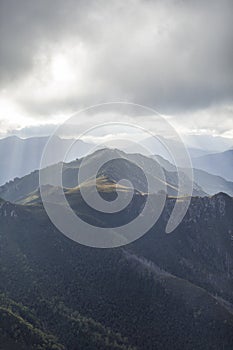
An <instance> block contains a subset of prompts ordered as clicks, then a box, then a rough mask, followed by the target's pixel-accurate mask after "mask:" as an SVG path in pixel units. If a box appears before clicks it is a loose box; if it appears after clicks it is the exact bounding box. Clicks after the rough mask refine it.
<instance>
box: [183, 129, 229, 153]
mask: <svg viewBox="0 0 233 350" xmlns="http://www.w3.org/2000/svg"><path fill="white" fill-rule="evenodd" d="M182 139H183V140H184V142H185V144H186V146H187V147H188V148H198V149H202V150H204V151H206V152H208V153H217V152H224V151H226V150H228V149H229V148H230V147H232V138H227V137H223V136H212V135H189V134H187V135H185V134H183V135H182Z"/></svg>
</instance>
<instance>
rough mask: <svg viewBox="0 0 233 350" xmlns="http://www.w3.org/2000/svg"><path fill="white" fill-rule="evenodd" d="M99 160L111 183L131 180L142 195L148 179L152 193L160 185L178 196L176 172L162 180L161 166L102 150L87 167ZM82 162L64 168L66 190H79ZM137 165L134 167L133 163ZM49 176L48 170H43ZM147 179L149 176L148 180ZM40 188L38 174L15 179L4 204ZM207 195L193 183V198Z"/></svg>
mask: <svg viewBox="0 0 233 350" xmlns="http://www.w3.org/2000/svg"><path fill="white" fill-rule="evenodd" d="M109 156H111V157H116V158H117V159H115V160H112V161H109V162H106V159H108V157H109ZM96 159H97V160H98V161H99V162H100V163H101V164H104V165H103V166H102V167H101V169H100V171H99V173H98V176H100V177H101V176H105V177H107V178H108V179H109V181H110V182H111V181H113V182H118V181H119V180H121V179H122V178H126V179H129V180H130V181H132V183H133V185H134V187H135V189H137V190H138V191H141V192H147V181H146V176H147V177H148V178H149V179H151V182H152V184H153V188H152V190H153V191H154V192H157V191H158V188H160V187H161V183H163V184H164V185H166V186H167V191H168V194H169V195H172V196H175V195H176V194H177V187H178V178H177V172H176V171H167V170H164V174H165V181H164V180H163V179H161V177H160V175H159V174H160V173H159V171H158V169H159V167H160V166H159V165H158V163H157V162H156V161H155V160H153V159H151V158H148V157H145V156H143V155H140V154H126V153H124V152H122V151H119V150H117V149H102V150H98V151H96V152H94V153H93V154H91V155H89V156H87V157H85V166H88V164H89V163H91V162H92V161H93V160H95V161H96ZM81 161H82V159H79V160H76V161H72V162H70V163H64V166H63V187H66V188H74V187H76V186H78V172H79V166H80V164H81ZM135 161H136V162H137V164H138V165H139V166H137V165H135V163H134V162H135ZM55 168H56V165H53V166H52V167H50V170H52V171H54V173H56V171H55ZM142 169H146V174H143V170H142ZM43 171H45V172H46V169H45V170H43ZM145 175H146V176H145ZM181 181H183V182H184V183H188V182H189V181H190V180H189V179H188V178H187V177H186V176H183V178H182V180H181ZM38 187H39V172H38V171H34V172H32V173H31V174H29V175H26V176H24V177H23V178H20V179H15V180H14V181H11V182H9V183H7V184H5V185H3V186H1V187H0V197H2V198H4V199H5V200H9V201H13V202H17V201H21V200H24V199H25V198H26V197H28V196H29V195H30V194H31V193H33V192H34V191H36V190H37V189H38ZM205 194H206V193H205V192H204V191H203V190H202V189H201V188H200V186H198V185H197V184H195V183H194V191H193V195H200V196H203V195H205Z"/></svg>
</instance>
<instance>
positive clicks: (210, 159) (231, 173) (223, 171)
mask: <svg viewBox="0 0 233 350" xmlns="http://www.w3.org/2000/svg"><path fill="white" fill-rule="evenodd" d="M192 161H193V165H194V167H195V168H198V169H202V170H205V171H207V172H209V173H211V174H215V175H219V176H221V177H223V178H225V179H227V180H229V181H233V149H231V150H228V151H225V152H222V153H214V154H208V155H204V156H202V157H198V158H193V160H192Z"/></svg>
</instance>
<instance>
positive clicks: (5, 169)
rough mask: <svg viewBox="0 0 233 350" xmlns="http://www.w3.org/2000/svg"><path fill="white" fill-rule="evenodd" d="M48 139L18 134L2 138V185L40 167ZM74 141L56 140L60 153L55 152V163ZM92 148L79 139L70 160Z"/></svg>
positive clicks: (0, 151)
mask: <svg viewBox="0 0 233 350" xmlns="http://www.w3.org/2000/svg"><path fill="white" fill-rule="evenodd" d="M48 139H49V138H48V137H32V138H28V139H21V138H19V137H17V136H10V137H7V138H5V139H0V168H1V173H0V185H2V184H4V183H5V182H7V181H9V180H13V179H14V178H15V177H22V176H24V175H26V174H28V173H30V172H32V171H33V170H35V169H39V167H40V161H41V156H42V153H43V150H44V147H45V145H46V143H47V142H48ZM73 141H74V140H71V139H70V140H66V139H60V138H58V137H57V139H56V140H55V142H56V149H57V151H58V154H54V164H55V163H57V162H59V161H60V160H61V159H60V158H59V151H60V150H62V149H66V147H67V146H69V145H71V144H72V143H73ZM90 148H91V145H90V144H88V143H84V142H83V141H81V140H79V141H77V142H76V143H75V145H74V147H73V148H72V153H71V154H70V156H69V158H68V160H72V159H75V158H77V157H81V156H84V155H85V154H86V153H87V152H88V151H89V150H90Z"/></svg>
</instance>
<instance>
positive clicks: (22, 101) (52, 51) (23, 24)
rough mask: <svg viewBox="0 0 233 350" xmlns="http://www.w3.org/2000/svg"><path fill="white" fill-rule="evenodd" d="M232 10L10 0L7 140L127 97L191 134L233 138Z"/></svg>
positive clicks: (1, 118) (6, 11) (3, 48)
mask: <svg viewBox="0 0 233 350" xmlns="http://www.w3.org/2000/svg"><path fill="white" fill-rule="evenodd" d="M232 13H233V1H232V0H221V1H219V0H218V1H217V0H204V1H200V0H187V1H184V0H153V1H152V0H127V1H125V0H89V1H85V0H83V1H80V0H66V1H64V0H53V1H48V0H40V1H37V0H0V137H5V136H8V135H13V134H17V135H21V136H24V137H26V136H35V135H47V134H49V133H50V132H52V131H53V130H54V127H55V126H56V125H58V124H60V123H62V122H63V121H65V120H66V119H67V118H68V117H69V116H70V115H72V114H73V113H75V112H76V111H78V110H80V109H82V108H86V107H89V106H92V105H95V104H99V103H104V102H109V101H125V102H132V103H137V104H141V105H145V106H147V107H150V108H153V109H155V110H157V111H158V112H159V113H161V114H162V115H164V116H166V117H167V118H169V120H170V121H171V123H173V125H174V126H175V127H176V129H177V130H178V132H180V133H181V134H183V135H187V134H191V135H192V134H197V135H214V136H223V137H228V138H233V63H232V62H233V20H232ZM136 117H137V116H135V118H136ZM80 118H83V120H81V122H83V121H85V120H86V119H87V118H93V115H85V116H83V117H80Z"/></svg>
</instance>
